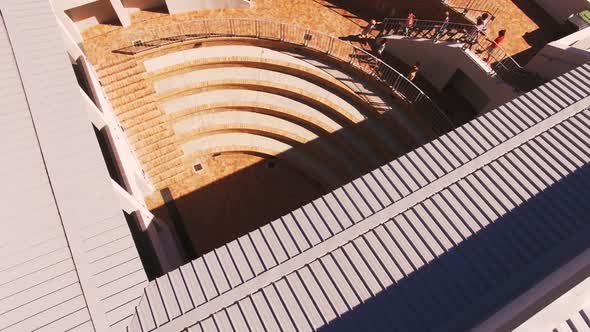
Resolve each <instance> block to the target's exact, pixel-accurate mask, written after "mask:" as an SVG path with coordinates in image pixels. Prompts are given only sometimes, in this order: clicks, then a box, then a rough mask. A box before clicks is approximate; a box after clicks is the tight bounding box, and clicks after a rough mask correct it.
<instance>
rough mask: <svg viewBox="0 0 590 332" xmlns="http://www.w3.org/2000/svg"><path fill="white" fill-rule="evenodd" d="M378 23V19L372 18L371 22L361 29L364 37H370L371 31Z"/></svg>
mask: <svg viewBox="0 0 590 332" xmlns="http://www.w3.org/2000/svg"><path fill="white" fill-rule="evenodd" d="M376 25H377V21H376V20H374V19H373V20H371V21H370V22H369V24H368V25H367V26H366V27H365V28H364V29H363V31H361V35H360V36H361V37H362V38H369V37H371V32H372V31H373V29H375V26H376Z"/></svg>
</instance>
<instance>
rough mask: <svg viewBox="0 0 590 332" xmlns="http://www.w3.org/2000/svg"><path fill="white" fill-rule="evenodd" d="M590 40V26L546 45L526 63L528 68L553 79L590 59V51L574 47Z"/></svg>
mask: <svg viewBox="0 0 590 332" xmlns="http://www.w3.org/2000/svg"><path fill="white" fill-rule="evenodd" d="M589 41H590V28H586V29H584V30H581V31H578V32H575V33H573V34H571V35H569V36H567V37H564V38H562V39H559V40H556V41H554V42H552V43H549V44H547V45H545V47H544V48H543V49H542V50H541V51H540V52H539V53H537V54H536V55H535V57H534V58H533V59H532V60H531V61H530V62H529V63H528V64H527V65H526V69H527V70H529V71H531V72H534V73H537V74H539V75H541V76H542V77H544V78H547V79H553V78H556V77H557V76H560V75H562V74H564V73H566V72H568V71H570V70H572V69H574V68H576V67H578V66H580V65H583V64H585V63H586V62H588V61H590V51H589V50H584V49H580V48H576V47H574V46H575V45H576V44H577V43H579V42H582V43H584V44H587V43H588V42H589Z"/></svg>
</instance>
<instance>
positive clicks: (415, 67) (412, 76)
mask: <svg viewBox="0 0 590 332" xmlns="http://www.w3.org/2000/svg"><path fill="white" fill-rule="evenodd" d="M419 70H420V61H417V62H416V63H415V64H414V65H413V66H412V69H411V70H410V72H409V73H408V76H407V77H408V79H409V80H410V81H413V80H414V79H415V78H416V75H417V74H418V71H419Z"/></svg>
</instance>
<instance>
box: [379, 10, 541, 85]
mask: <svg viewBox="0 0 590 332" xmlns="http://www.w3.org/2000/svg"><path fill="white" fill-rule="evenodd" d="M392 35H397V36H404V37H405V38H416V39H432V40H433V41H434V42H438V41H446V42H455V43H463V44H465V52H469V53H470V56H479V57H480V58H481V59H482V60H483V61H484V62H485V63H487V64H488V66H489V69H491V75H494V76H497V77H499V78H500V79H502V80H503V81H504V82H506V83H508V84H510V85H511V86H512V87H514V88H515V89H516V90H518V91H528V90H531V89H533V88H535V87H537V86H539V85H541V84H543V83H544V81H543V80H542V79H541V78H540V77H538V76H537V75H533V74H532V73H529V72H527V71H526V70H524V68H523V67H522V66H521V65H520V64H519V63H518V62H517V61H516V60H514V59H513V58H512V57H511V56H510V55H509V54H508V53H507V52H506V51H505V50H504V49H503V48H502V46H500V45H498V47H497V48H495V49H492V50H489V51H488V46H489V45H490V44H491V43H493V42H492V41H489V40H486V39H485V38H480V39H479V41H477V40H475V38H474V37H475V36H476V35H477V29H476V27H475V26H474V25H471V24H462V23H453V22H450V23H445V22H442V21H429V20H416V21H415V23H414V26H412V27H411V28H410V29H407V28H406V20H405V19H395V18H387V19H385V20H384V22H383V29H382V31H381V33H380V37H381V38H388V36H392ZM470 44H471V45H472V46H471V47H469V45H470ZM470 49H473V50H474V51H471V50H470ZM482 69H484V68H482Z"/></svg>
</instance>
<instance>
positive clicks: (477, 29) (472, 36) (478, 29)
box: [359, 10, 506, 81]
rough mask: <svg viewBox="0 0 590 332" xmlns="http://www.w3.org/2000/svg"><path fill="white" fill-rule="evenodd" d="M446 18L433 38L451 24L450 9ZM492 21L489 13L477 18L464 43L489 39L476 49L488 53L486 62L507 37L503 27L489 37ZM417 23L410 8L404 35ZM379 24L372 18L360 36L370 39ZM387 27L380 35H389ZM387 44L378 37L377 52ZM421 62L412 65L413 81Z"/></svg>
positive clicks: (469, 43) (403, 31)
mask: <svg viewBox="0 0 590 332" xmlns="http://www.w3.org/2000/svg"><path fill="white" fill-rule="evenodd" d="M444 16H445V18H444V20H443V21H442V24H441V25H440V26H439V27H437V28H438V29H437V30H436V32H435V35H434V37H433V39H434V40H435V41H437V40H438V39H439V38H440V37H441V36H443V35H444V34H445V33H446V31H447V29H448V27H449V24H450V21H451V15H450V13H449V11H445V12H444ZM489 22H490V16H489V14H488V13H483V14H482V15H481V16H479V17H478V18H477V19H476V24H475V26H474V27H473V30H472V31H468V35H467V37H466V39H465V44H464V49H472V48H473V47H474V46H475V45H481V41H482V40H483V39H486V40H488V41H489V45H488V46H487V47H486V48H485V49H484V48H481V47H480V49H478V50H476V52H477V53H486V54H487V57H486V58H485V59H484V60H485V61H486V62H488V63H489V62H490V60H491V58H492V57H493V53H494V52H495V51H496V50H497V49H498V47H499V46H500V44H501V43H502V42H503V41H504V39H505V38H506V30H504V29H502V30H500V31H499V32H498V36H496V37H495V38H494V39H493V40H492V39H489V38H488V37H487V34H486V30H487V25H488V23H489ZM415 23H416V14H414V11H413V10H408V11H407V17H406V19H405V22H404V23H403V26H402V33H403V35H404V36H406V37H407V36H409V35H410V34H411V33H412V31H413V30H414V27H415ZM378 24H382V22H377V20H375V19H372V20H371V21H370V22H369V24H368V25H367V26H366V27H365V28H363V30H362V31H361V33H360V34H359V36H360V37H361V38H364V39H368V38H372V37H373V36H372V32H373V30H375V28H376V27H377V25H378ZM386 29H387V27H383V29H382V31H381V32H380V33H379V35H380V36H381V35H387V34H388V31H386ZM386 44H387V39H385V38H383V37H377V38H376V46H377V53H378V54H379V55H382V54H383V52H384V50H385V47H386ZM420 66H421V64H420V62H419V61H418V62H416V63H414V65H413V66H412V67H411V69H410V72H409V73H408V75H407V78H408V79H409V80H410V81H412V80H414V79H415V78H416V75H417V73H418V71H419V70H420Z"/></svg>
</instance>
